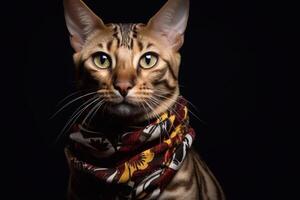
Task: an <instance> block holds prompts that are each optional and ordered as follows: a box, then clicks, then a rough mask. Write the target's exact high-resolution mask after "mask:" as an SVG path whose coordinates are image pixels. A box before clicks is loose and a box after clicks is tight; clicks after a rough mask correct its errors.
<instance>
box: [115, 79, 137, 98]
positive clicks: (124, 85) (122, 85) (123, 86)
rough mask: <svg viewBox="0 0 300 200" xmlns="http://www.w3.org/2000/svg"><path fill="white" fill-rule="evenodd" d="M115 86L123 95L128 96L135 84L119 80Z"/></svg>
mask: <svg viewBox="0 0 300 200" xmlns="http://www.w3.org/2000/svg"><path fill="white" fill-rule="evenodd" d="M114 87H115V89H116V90H118V91H119V93H120V94H121V95H122V96H123V97H126V96H127V94H128V91H129V90H130V89H131V88H132V87H133V84H132V83H130V82H129V81H118V82H116V83H115V84H114Z"/></svg>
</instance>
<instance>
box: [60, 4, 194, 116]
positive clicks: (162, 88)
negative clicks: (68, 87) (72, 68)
mask: <svg viewBox="0 0 300 200" xmlns="http://www.w3.org/2000/svg"><path fill="white" fill-rule="evenodd" d="M64 9H65V18H66V24H67V28H68V30H69V33H70V41H71V45H72V47H73V48H74V50H75V53H74V56H73V57H74V62H75V64H76V66H77V72H78V81H79V83H80V85H81V87H83V88H84V89H95V90H96V91H97V92H98V93H97V94H98V95H99V101H102V102H103V103H104V105H105V106H104V107H105V110H104V112H105V113H107V114H110V115H112V116H118V117H122V118H132V117H133V118H136V119H146V118H153V117H155V116H157V115H159V114H161V113H162V112H164V111H166V110H167V109H169V108H170V107H171V106H172V105H173V104H174V103H175V101H176V99H177V97H178V95H179V86H178V72H179V65H180V54H179V52H178V51H179V49H180V48H181V46H182V44H183V40H184V31H185V29H186V25H187V20H188V12H189V0H168V1H167V3H166V4H165V5H164V6H163V7H162V8H161V10H160V11H159V12H158V13H156V14H155V15H154V17H152V18H151V19H150V20H149V22H148V23H147V24H104V23H103V21H102V20H101V19H100V18H99V17H98V16H96V15H95V14H94V13H93V12H92V11H91V10H90V9H89V8H88V7H87V6H86V5H85V4H84V3H83V2H82V1H81V0H64ZM99 105H101V104H99Z"/></svg>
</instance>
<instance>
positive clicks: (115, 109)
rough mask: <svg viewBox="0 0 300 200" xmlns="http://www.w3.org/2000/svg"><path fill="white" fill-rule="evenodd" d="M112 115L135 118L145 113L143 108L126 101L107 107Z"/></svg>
mask: <svg viewBox="0 0 300 200" xmlns="http://www.w3.org/2000/svg"><path fill="white" fill-rule="evenodd" d="M106 111H107V112H108V113H107V114H109V115H111V116H112V117H117V118H124V119H127V120H129V119H133V118H135V117H138V116H140V115H142V114H143V110H142V109H141V108H140V107H139V106H136V105H133V104H129V103H126V102H122V103H118V104H113V105H110V106H108V107H107V110H106Z"/></svg>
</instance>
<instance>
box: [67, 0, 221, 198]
mask: <svg viewBox="0 0 300 200" xmlns="http://www.w3.org/2000/svg"><path fill="white" fill-rule="evenodd" d="M64 9H65V19H66V24H67V28H68V31H69V33H70V42H71V46H72V47H73V49H74V50H75V53H74V56H73V59H74V62H75V65H76V71H77V80H78V83H79V84H78V85H79V88H80V90H81V91H89V93H86V94H85V95H83V96H81V97H80V98H83V99H84V103H83V104H82V106H81V107H80V108H79V109H78V111H79V112H77V113H76V115H77V118H78V120H77V124H76V126H74V128H73V132H72V133H70V143H69V144H68V145H67V147H66V149H65V152H66V157H67V160H68V163H69V167H70V179H69V192H68V199H70V200H94V199H105V200H109V199H159V200H172V199H174V200H181V199H182V200H187V199H192V200H197V199H199V200H200V199H203V200H208V199H209V200H223V199H225V197H224V194H223V191H222V189H221V187H220V185H219V183H218V182H217V180H216V179H215V177H214V176H213V174H212V173H211V171H210V170H209V169H208V167H207V166H206V164H205V163H204V162H203V161H202V160H201V159H200V158H199V156H198V155H197V154H196V153H195V152H194V151H193V150H192V148H191V145H192V141H193V139H194V137H195V132H194V131H193V129H192V128H191V127H190V126H189V125H188V110H187V107H186V101H185V99H184V98H183V97H181V96H180V95H179V94H180V93H179V85H178V74H179V65H180V54H179V49H180V48H181V46H182V45H183V40H184V32H185V29H186V25H187V20H188V14H189V0H168V1H167V3H166V4H165V5H164V6H163V7H162V8H161V10H160V11H159V12H158V13H156V14H155V15H154V17H152V18H151V19H150V20H149V22H148V23H147V24H140V23H138V24H104V23H103V21H102V20H101V19H100V18H99V17H98V16H96V15H95V14H94V13H93V12H92V11H91V10H90V9H89V8H88V7H87V6H86V5H85V4H84V3H83V2H82V1H81V0H64ZM91 91H92V92H91ZM82 116H84V117H82Z"/></svg>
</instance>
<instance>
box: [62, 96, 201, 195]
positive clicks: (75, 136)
mask: <svg viewBox="0 0 300 200" xmlns="http://www.w3.org/2000/svg"><path fill="white" fill-rule="evenodd" d="M107 134H109V133H107ZM194 137H195V132H194V130H193V129H192V128H191V127H190V126H189V119H188V108H187V106H186V100H184V98H182V97H179V98H178V100H177V102H176V103H175V105H174V106H173V107H172V109H170V111H167V112H165V113H163V114H162V115H160V116H159V117H158V119H157V120H155V121H153V122H152V123H150V124H149V125H147V126H146V127H145V128H142V129H139V130H135V131H131V132H126V133H122V134H119V137H117V139H116V141H114V142H112V141H111V140H110V139H109V138H107V137H105V134H103V133H100V132H97V131H90V130H87V129H85V128H83V127H82V126H78V130H77V131H75V132H73V133H71V134H70V146H68V147H66V149H65V152H66V157H67V159H68V162H69V165H70V167H71V168H72V169H74V170H77V171H80V172H84V173H87V174H89V175H91V176H92V177H94V178H96V179H97V180H99V181H100V182H102V183H105V184H112V185H122V186H126V188H127V189H126V192H124V191H116V194H114V195H115V196H114V197H113V198H109V199H156V198H157V197H158V196H159V195H160V194H161V193H162V192H163V190H164V188H165V187H166V186H167V184H168V183H169V182H170V181H171V180H172V178H173V177H174V175H175V174H176V172H177V171H178V170H179V169H180V167H181V165H182V163H183V161H184V159H185V157H186V154H187V151H188V149H189V148H190V147H191V146H192V143H193V140H194ZM77 152H80V153H81V154H80V155H82V153H83V155H89V156H90V157H92V158H93V159H92V160H93V161H95V160H96V162H92V161H90V159H86V156H78V154H76V153H77ZM82 157H84V159H83V158H82ZM116 158H117V159H116ZM101 160H114V163H113V164H110V166H109V167H107V166H101V164H99V163H101ZM97 161H99V162H97ZM95 163H98V164H95ZM128 188H129V189H128Z"/></svg>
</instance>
